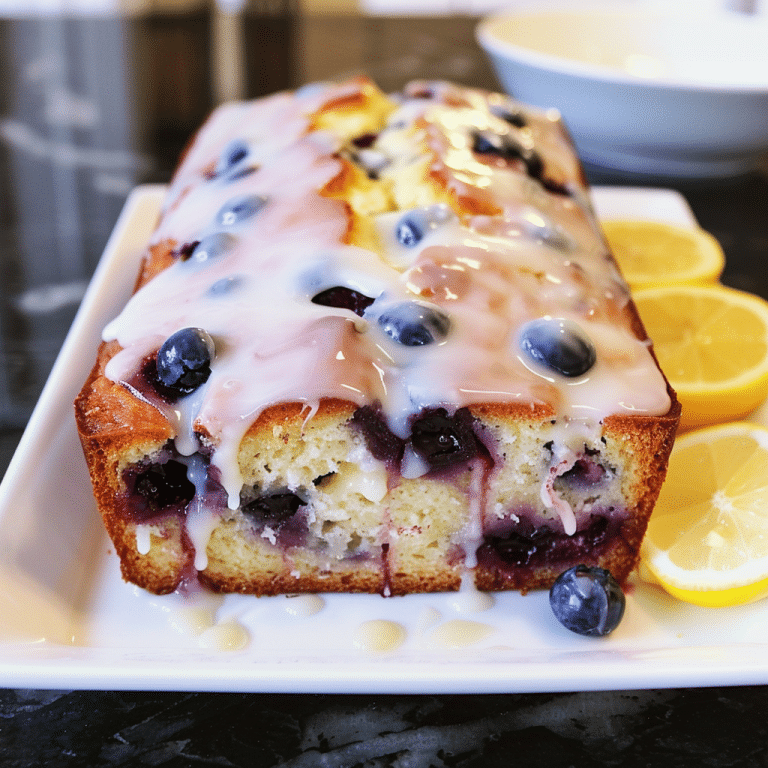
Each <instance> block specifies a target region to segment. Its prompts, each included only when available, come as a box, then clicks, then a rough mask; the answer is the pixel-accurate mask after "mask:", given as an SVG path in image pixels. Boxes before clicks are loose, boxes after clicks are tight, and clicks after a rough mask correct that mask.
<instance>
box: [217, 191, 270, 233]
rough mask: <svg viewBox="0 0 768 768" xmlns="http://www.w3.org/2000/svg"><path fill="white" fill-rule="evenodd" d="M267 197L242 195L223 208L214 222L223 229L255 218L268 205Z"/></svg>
mask: <svg viewBox="0 0 768 768" xmlns="http://www.w3.org/2000/svg"><path fill="white" fill-rule="evenodd" d="M267 202H268V198H267V197H266V196H265V195H240V196H238V197H233V198H232V199H231V200H229V201H228V202H227V203H225V204H224V206H222V208H221V209H220V210H219V212H218V213H217V214H216V217H215V219H214V221H215V222H216V224H218V225H219V226H221V227H234V226H236V225H237V224H240V223H242V222H243V221H246V220H247V219H250V218H251V217H252V216H255V215H256V214H257V213H258V212H259V211H261V209H262V208H263V207H264V206H265V205H266V204H267Z"/></svg>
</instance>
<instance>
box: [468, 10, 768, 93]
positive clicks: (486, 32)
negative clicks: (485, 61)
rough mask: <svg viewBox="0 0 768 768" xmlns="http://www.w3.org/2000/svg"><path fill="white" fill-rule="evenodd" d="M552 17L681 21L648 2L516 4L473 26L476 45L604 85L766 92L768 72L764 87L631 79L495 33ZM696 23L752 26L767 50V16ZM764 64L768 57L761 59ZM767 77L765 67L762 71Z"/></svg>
mask: <svg viewBox="0 0 768 768" xmlns="http://www.w3.org/2000/svg"><path fill="white" fill-rule="evenodd" d="M553 13H555V14H557V13H567V14H568V15H570V16H573V15H575V14H582V13H583V14H590V15H594V14H606V15H607V14H612V15H621V16H623V17H627V18H630V19H638V18H641V17H642V18H663V19H669V20H672V21H679V22H680V23H682V22H683V21H684V20H685V18H686V17H685V13H684V12H683V10H682V9H681V8H679V7H678V8H668V7H662V6H660V5H656V4H654V3H651V2H644V3H642V4H624V3H617V2H613V3H587V4H585V5H581V4H579V5H578V6H574V5H573V4H572V3H570V4H562V3H546V4H543V5H541V4H540V5H521V6H519V7H515V8H514V9H509V8H507V9H505V10H501V11H498V12H496V13H492V14H489V15H487V16H485V17H484V18H482V19H481V20H480V22H479V23H478V24H477V26H476V28H475V37H476V39H477V42H478V43H479V44H480V46H481V47H482V48H484V49H485V51H486V53H488V54H497V55H501V56H506V57H510V56H512V57H513V58H515V59H516V60H518V61H520V62H521V63H524V64H528V65H532V66H535V67H538V68H544V69H547V70H550V71H553V72H557V73H560V74H564V75H571V76H574V77H588V78H590V79H593V80H598V81H601V82H604V83H612V84H616V85H635V86H637V85H640V86H643V87H646V88H658V89H662V90H679V91H692V92H706V93H745V94H746V93H768V74H766V76H765V82H764V83H736V82H734V83H715V82H707V81H705V80H697V79H695V78H687V77H673V78H650V77H649V78H643V77H640V76H636V75H632V74H630V73H629V72H627V71H626V70H622V69H619V68H615V67H610V66H607V65H601V64H590V63H587V62H583V61H579V60H577V59H572V58H568V57H567V56H557V55H554V54H549V53H542V52H540V51H537V50H535V49H533V48H528V47H526V46H524V45H519V44H517V43H512V42H510V41H508V40H505V39H503V38H502V37H501V36H500V35H499V34H498V27H499V26H500V25H501V24H504V23H508V22H510V21H512V20H514V19H522V18H526V17H530V16H544V15H550V14H553ZM697 14H698V15H697V21H700V20H701V19H702V18H705V16H707V15H708V16H711V17H712V18H714V19H716V20H717V22H718V23H723V24H735V25H739V24H740V25H745V24H755V25H758V26H760V27H761V28H762V29H763V30H764V31H765V34H766V45H767V46H768V16H762V15H759V16H750V15H747V14H741V13H738V12H736V11H728V10H714V9H713V10H709V11H698V12H697ZM766 61H767V62H768V57H766ZM766 73H768V67H766Z"/></svg>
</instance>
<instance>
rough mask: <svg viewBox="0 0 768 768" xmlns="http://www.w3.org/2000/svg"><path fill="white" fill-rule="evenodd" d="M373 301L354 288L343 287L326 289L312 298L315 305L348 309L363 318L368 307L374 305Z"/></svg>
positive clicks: (337, 286)
mask: <svg viewBox="0 0 768 768" xmlns="http://www.w3.org/2000/svg"><path fill="white" fill-rule="evenodd" d="M373 301H374V300H373V299H372V298H371V297H370V296H366V295H365V294H363V293H360V292H359V291H354V290H352V288H346V287H345V286H343V285H336V286H334V287H333V288H326V289H325V290H324V291H320V293H318V294H317V295H316V296H313V297H312V303H313V304H320V305H321V306H323V307H338V308H339V309H348V310H350V311H351V312H354V313H355V314H356V315H360V317H362V316H363V313H364V312H365V310H366V309H368V307H370V306H371V304H373Z"/></svg>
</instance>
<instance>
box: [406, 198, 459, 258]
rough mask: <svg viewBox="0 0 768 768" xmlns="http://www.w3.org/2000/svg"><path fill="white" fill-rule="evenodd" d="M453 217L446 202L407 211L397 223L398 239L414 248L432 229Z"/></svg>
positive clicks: (408, 246) (407, 246)
mask: <svg viewBox="0 0 768 768" xmlns="http://www.w3.org/2000/svg"><path fill="white" fill-rule="evenodd" d="M450 218H451V209H450V208H449V207H448V206H447V205H444V204H437V205H427V206H424V207H423V208H415V209H414V210H412V211H409V212H408V213H406V214H405V215H404V216H403V217H402V218H400V220H399V221H398V222H397V224H396V225H395V236H396V237H397V241H398V242H399V243H400V244H401V245H404V246H405V247H406V248H414V247H415V246H417V245H418V244H419V243H420V242H421V241H422V240H423V239H424V237H425V236H426V235H427V234H428V233H429V232H430V230H432V229H436V228H437V227H439V226H440V224H443V223H444V222H446V221H448V219H450Z"/></svg>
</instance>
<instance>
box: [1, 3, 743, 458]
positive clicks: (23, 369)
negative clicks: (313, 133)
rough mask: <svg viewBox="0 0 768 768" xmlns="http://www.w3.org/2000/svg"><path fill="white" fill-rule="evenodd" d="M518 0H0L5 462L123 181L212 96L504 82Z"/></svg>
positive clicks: (156, 177)
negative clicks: (493, 55)
mask: <svg viewBox="0 0 768 768" xmlns="http://www.w3.org/2000/svg"><path fill="white" fill-rule="evenodd" d="M541 1H542V2H543V0H541ZM586 1H587V0H572V2H573V3H574V4H576V5H578V4H579V3H580V2H586ZM621 1H623V2H632V0H617V2H621ZM670 1H672V0H670ZM713 1H714V0H674V2H679V3H689V4H690V6H691V9H692V12H696V10H697V9H700V8H701V7H703V5H705V4H706V3H708V2H713ZM724 1H725V2H727V3H729V4H730V5H731V6H733V7H737V6H738V7H739V8H741V7H742V6H747V5H751V4H752V2H753V0H724ZM534 2H535V0H534ZM515 3H516V0H507V1H506V2H503V0H216V1H214V0H68V1H62V0H31V4H30V0H0V57H1V58H0V68H1V71H2V79H1V80H0V270H1V271H0V275H1V279H0V454H1V455H0V461H2V468H4V467H5V464H6V463H7V460H8V456H9V454H10V453H11V452H12V451H13V449H14V448H15V445H16V442H17V440H18V436H19V434H20V432H21V429H22V428H23V426H24V424H25V423H26V421H27V418H28V417H29V414H30V413H31V410H32V408H33V407H34V405H35V402H36V400H37V398H38V396H39V394H40V391H41V389H42V386H43V384H44V383H45V380H46V377H47V375H48V372H49V371H50V368H51V366H52V364H53V362H54V360H55V357H56V355H57V353H58V350H59V348H60V346H61V343H62V341H63V339H64V336H65V334H66V332H67V329H68V328H69V325H70V323H71V321H72V319H73V317H74V314H75V312H76V309H77V306H78V303H79V301H80V299H81V298H82V295H83V293H84V291H85V288H86V286H87V283H88V280H89V278H90V276H91V274H92V272H93V270H94V268H95V266H96V263H97V262H98V259H99V257H100V255H101V253H102V250H103V248H104V245H105V243H106V241H107V239H108V237H109V234H110V232H111V230H112V227H113V226H114V223H115V221H116V219H117V217H118V215H119V213H120V210H121V208H122V206H123V203H124V201H125V198H126V196H127V194H128V193H129V191H130V190H131V189H132V188H133V187H134V186H135V185H137V184H140V183H145V182H165V181H167V180H168V178H169V176H170V174H171V172H172V170H173V168H174V166H175V165H176V162H177V159H178V156H179V153H180V151H181V150H182V148H183V146H184V144H185V142H186V141H187V140H188V139H189V137H190V135H191V134H192V132H193V131H194V130H195V129H196V128H197V127H198V125H199V124H200V123H201V122H202V121H203V120H204V118H205V117H206V115H207V114H208V112H209V111H210V110H211V109H212V107H213V106H214V105H215V104H216V103H218V102H220V101H223V100H226V99H232V98H243V97H256V96H260V95H263V94H266V93H269V92H272V91H275V90H278V89H283V88H290V87H293V86H297V85H300V84H302V83H305V82H308V81H314V80H321V79H331V78H339V77H343V76H345V75H351V74H356V73H360V72H367V73H369V74H370V75H371V76H373V77H374V78H375V79H376V80H377V81H378V83H379V84H380V86H381V87H382V88H383V89H384V90H396V89H398V88H400V87H401V86H402V85H403V84H404V83H405V82H406V81H408V80H409V79H412V78H414V77H427V78H447V79H452V80H456V81H458V82H461V83H464V84H468V85H479V86H483V87H491V88H497V87H498V83H497V81H496V79H495V77H494V75H493V74H492V72H491V69H490V65H489V64H488V62H487V59H486V58H485V55H484V54H483V53H482V51H481V50H480V48H479V47H478V45H477V44H476V42H475V38H474V30H475V27H476V25H477V22H478V20H479V17H481V16H482V15H484V14H486V13H488V12H490V11H493V10H496V9H498V8H500V7H502V6H504V7H509V6H510V5H512V6H514V5H515ZM517 3H518V4H520V3H521V0H517ZM529 4H530V2H529Z"/></svg>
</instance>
